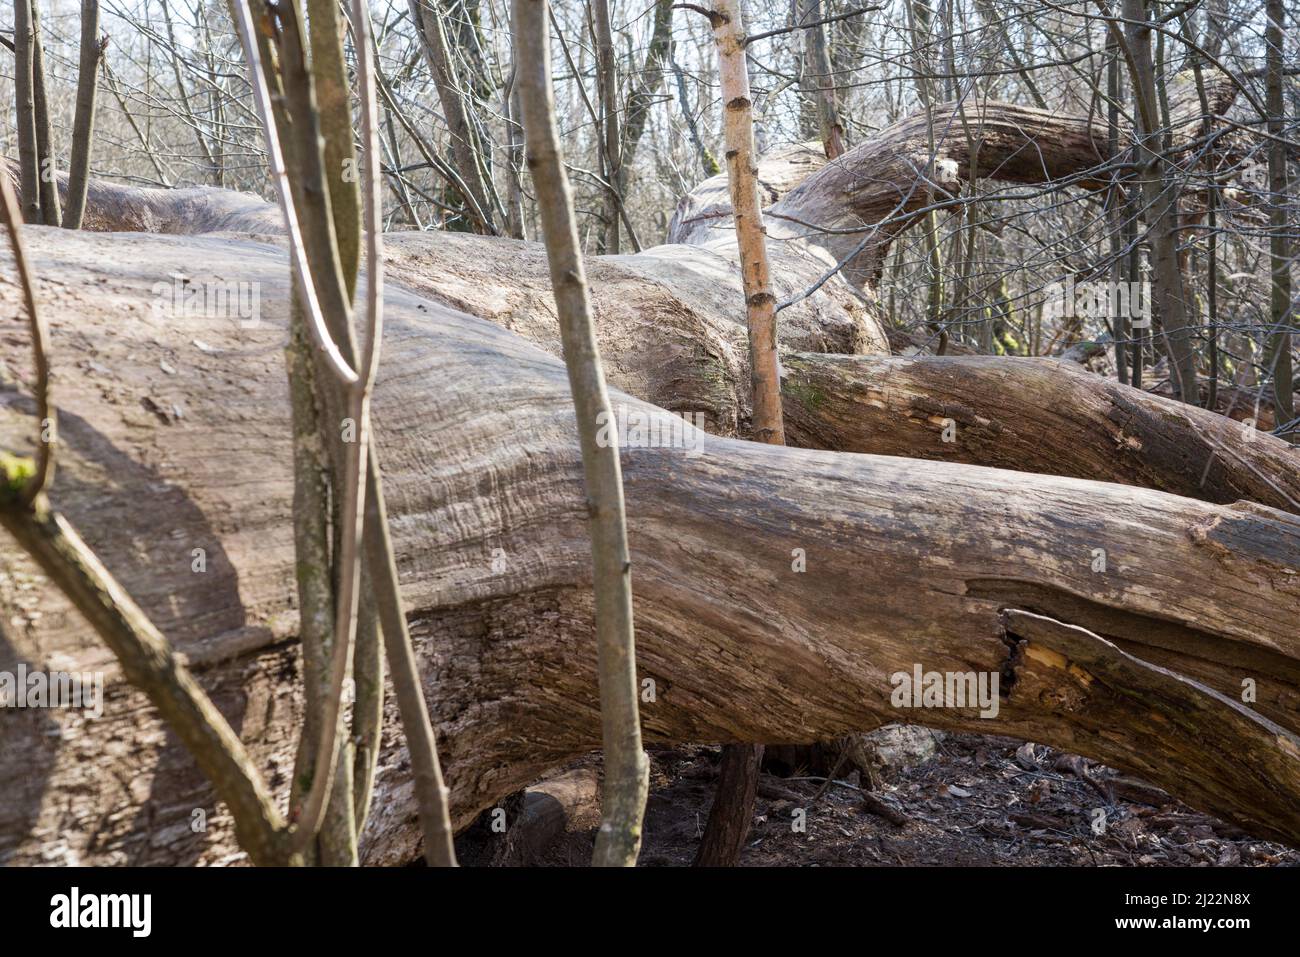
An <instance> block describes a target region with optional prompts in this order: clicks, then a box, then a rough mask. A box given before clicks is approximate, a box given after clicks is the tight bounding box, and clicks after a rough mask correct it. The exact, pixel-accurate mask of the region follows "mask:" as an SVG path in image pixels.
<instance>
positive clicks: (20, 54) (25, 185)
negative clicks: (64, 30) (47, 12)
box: [14, 0, 41, 223]
mask: <svg viewBox="0 0 1300 957" xmlns="http://www.w3.org/2000/svg"><path fill="white" fill-rule="evenodd" d="M33 35H34V24H33V21H32V0H14V113H15V119H16V122H17V126H18V173H19V179H20V182H19V188H18V192H19V195H20V196H21V198H22V207H23V219H24V220H25V221H26V222H29V223H39V222H40V221H41V189H40V175H41V172H40V171H41V162H40V156H39V154H38V153H37V150H36V94H35V91H34V89H33V82H34V74H33V63H34V59H35V56H34V45H33Z"/></svg>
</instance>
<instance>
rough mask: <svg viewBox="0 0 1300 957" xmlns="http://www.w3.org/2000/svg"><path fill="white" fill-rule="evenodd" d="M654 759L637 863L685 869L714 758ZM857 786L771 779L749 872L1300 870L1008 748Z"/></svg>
mask: <svg viewBox="0 0 1300 957" xmlns="http://www.w3.org/2000/svg"><path fill="white" fill-rule="evenodd" d="M650 756H651V793H650V799H649V801H648V803H647V806H646V819H645V840H644V844H643V846H642V850H641V858H640V864H641V866H645V867H663V866H687V865H690V863H691V861H692V859H693V857H694V855H695V850H696V847H697V846H698V844H699V839H700V835H701V834H702V833H703V828H704V824H705V822H706V821H707V819H708V812H709V807H710V804H711V802H712V799H713V788H714V779H715V776H716V765H717V761H718V758H719V749H718V748H715V747H680V748H674V749H671V750H660V751H651V752H650ZM589 760H590V761H592V762H593V763H597V764H598V760H599V759H598V758H592V759H589ZM859 777H860V776H859V775H858V774H857V772H854V773H853V774H851V775H849V776H848V778H847V779H846V780H837V781H834V782H832V783H831V784H830V785H829V786H825V787H824V786H823V785H824V782H825V778H821V777H814V776H809V775H802V774H799V773H796V774H795V775H793V776H791V777H777V776H774V775H772V774H767V773H764V774H763V776H762V777H761V779H760V785H759V797H758V803H757V808H756V812H755V818H754V824H753V828H752V830H751V831H750V835H749V843H748V845H747V846H746V848H745V850H744V853H743V854H742V857H741V864H742V866H823V867H826V866H830V867H835V866H866V867H873V866H896V865H917V866H975V865H1003V866H1023V865H1076V866H1107V865H1122V866H1150V867H1161V866H1196V865H1201V866H1210V865H1217V866H1260V865H1282V866H1300V851H1296V850H1292V849H1290V848H1287V847H1284V846H1282V845H1279V844H1273V843H1269V842H1266V841H1261V840H1256V839H1252V838H1250V837H1249V836H1248V835H1246V834H1244V833H1242V832H1241V831H1240V830H1239V829H1237V828H1235V827H1233V826H1232V825H1230V824H1227V823H1224V822H1222V821H1219V820H1217V819H1215V818H1213V817H1211V816H1209V815H1206V814H1203V813H1200V812H1198V811H1194V810H1192V809H1191V808H1188V807H1187V806H1185V805H1183V804H1180V803H1179V802H1177V801H1175V800H1173V799H1172V798H1170V797H1169V796H1168V795H1166V794H1164V792H1162V791H1160V790H1159V789H1157V788H1154V787H1152V786H1150V785H1146V784H1143V783H1141V782H1138V781H1136V780H1134V779H1132V778H1129V777H1126V776H1122V775H1119V774H1118V772H1115V771H1113V770H1111V769H1108V768H1105V767H1102V766H1100V765H1096V764H1093V763H1091V762H1088V761H1086V760H1085V759H1083V758H1080V757H1078V756H1077V755H1065V754H1062V753H1061V752H1058V751H1054V750H1053V749H1051V748H1047V747H1044V746H1042V745H1030V744H1023V743H1022V742H1019V741H1015V740H1012V739H1009V738H1000V737H991V736H986V735H969V734H950V735H945V736H942V737H936V749H935V753H934V755H933V756H932V757H930V758H928V759H925V760H923V761H922V762H921V763H919V764H916V765H914V766H908V767H900V768H896V769H886V770H885V771H884V772H882V774H881V776H880V777H881V780H879V781H878V787H877V789H875V790H873V791H871V792H869V796H868V797H864V792H863V791H861V790H860V788H859V786H858V784H859ZM873 799H874V800H873ZM868 804H872V805H875V809H874V810H873V809H869V807H868ZM590 818H591V815H590V814H588V815H586V819H585V820H580V821H577V822H574V823H575V824H576V825H577V827H578V829H577V830H572V831H570V832H568V833H565V834H564V835H562V837H561V838H560V839H559V840H557V841H556V842H555V843H554V844H553V845H551V847H550V848H549V849H547V850H546V851H544V852H543V853H541V854H540V855H539V856H537V858H536V859H534V860H530V861H527V862H526V863H529V864H533V865H541V866H559V867H564V866H583V865H586V864H587V863H588V862H589V861H590V859H591V850H592V842H593V840H594V837H595V827H594V824H595V822H594V821H592V820H591V819H590ZM890 818H892V820H891V819H890ZM800 823H802V825H803V826H802V829H801V828H800V827H799V826H798V825H799V824H800ZM588 825H590V826H588ZM500 846H501V842H500V838H499V837H498V836H496V835H493V834H491V833H490V830H489V829H488V827H487V826H485V825H476V826H475V827H473V828H471V829H470V830H469V831H468V832H467V833H465V834H463V835H462V836H461V837H460V838H459V839H458V841H457V847H458V853H459V854H460V855H461V858H462V863H464V864H467V865H470V866H473V865H487V864H492V863H496V862H499V861H500V857H499V855H498V856H496V857H495V858H494V855H495V854H497V852H496V851H494V847H496V848H499V847H500Z"/></svg>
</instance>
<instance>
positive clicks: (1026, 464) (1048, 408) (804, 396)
mask: <svg viewBox="0 0 1300 957" xmlns="http://www.w3.org/2000/svg"><path fill="white" fill-rule="evenodd" d="M782 364H783V366H784V367H785V370H786V373H787V376H786V382H785V388H784V390H783V399H784V402H785V408H786V417H787V420H788V422H789V432H790V442H791V444H794V445H800V446H803V447H805V448H815V449H837V450H839V451H843V452H872V453H876V454H880V455H901V456H909V457H912V458H920V459H933V460H935V461H940V462H966V463H970V464H973V465H989V466H993V467H995V468H1005V469H1014V470H1016V471H1018V472H1041V473H1044V474H1048V475H1072V476H1076V477H1078V478H1090V479H1097V480H1099V481H1104V482H1118V483H1120V484H1123V485H1140V486H1143V487H1145V488H1154V489H1160V490H1162V491H1165V492H1172V493H1174V494H1175V495H1185V496H1187V497H1189V498H1199V499H1203V500H1205V501H1207V502H1220V503H1223V504H1230V503H1232V502H1235V501H1238V500H1239V499H1249V500H1251V501H1254V502H1259V503H1261V504H1264V505H1270V506H1272V507H1274V508H1280V509H1284V510H1286V511H1290V512H1300V455H1297V453H1296V450H1295V449H1294V448H1293V447H1292V446H1290V445H1289V444H1288V443H1286V442H1284V441H1282V440H1281V439H1278V438H1276V437H1274V436H1271V435H1268V434H1267V433H1264V432H1260V431H1258V430H1257V429H1255V427H1254V426H1253V425H1248V424H1243V423H1240V422H1236V421H1234V420H1232V419H1229V418H1227V417H1225V416H1222V415H1218V414H1216V413H1213V412H1209V411H1206V410H1204V409H1198V408H1196V407H1195V406H1191V405H1187V404H1185V403H1183V402H1178V401H1175V400H1173V399H1168V398H1163V397H1161V396H1156V395H1152V394H1150V393H1147V392H1143V391H1141V390H1139V389H1133V388H1130V387H1129V386H1125V385H1121V384H1119V383H1118V382H1116V381H1114V380H1113V379H1104V378H1102V377H1100V376H1097V375H1093V374H1092V373H1089V372H1085V371H1083V370H1081V369H1080V368H1079V367H1078V366H1077V365H1076V364H1074V363H1072V362H1068V361H1062V360H1057V359H1026V358H1006V357H1001V356H953V357H939V356H928V357H924V358H903V357H901V356H836V355H821V354H815V353H791V354H787V355H785V356H784V357H783V359H782ZM949 427H950V428H949ZM945 430H947V434H948V435H950V437H951V440H950V441H945Z"/></svg>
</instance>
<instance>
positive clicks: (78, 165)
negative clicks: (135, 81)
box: [63, 0, 107, 229]
mask: <svg viewBox="0 0 1300 957" xmlns="http://www.w3.org/2000/svg"><path fill="white" fill-rule="evenodd" d="M106 42H107V38H105V39H104V40H103V41H101V40H100V37H99V0H82V2H81V56H80V59H79V61H78V66H77V109H76V113H75V114H74V116H73V120H72V157H71V159H70V160H69V162H68V191H67V202H66V203H65V205H64V207H63V228H64V229H80V228H81V217H82V215H83V214H84V212H85V209H86V184H87V182H89V179H90V152H91V145H92V143H93V139H94V135H95V94H96V93H97V92H98V90H99V59H100V57H101V56H103V53H104V44H105V43H106Z"/></svg>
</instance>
